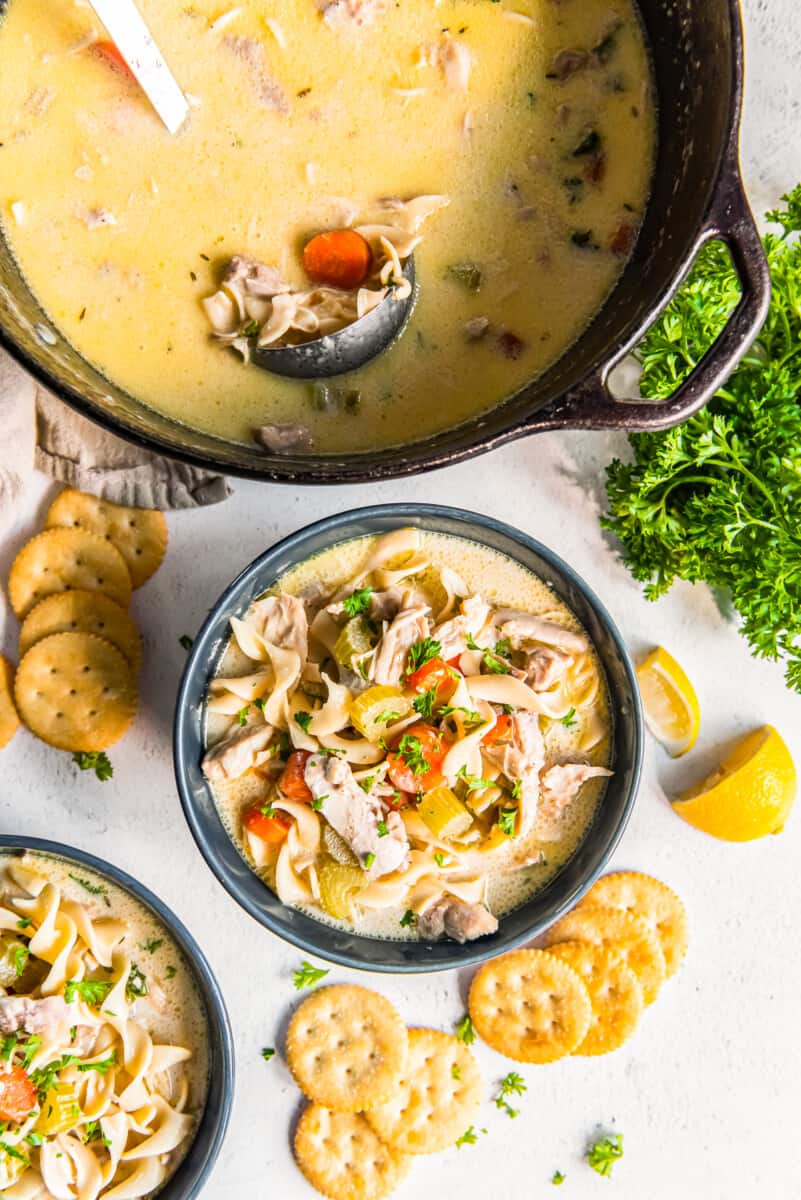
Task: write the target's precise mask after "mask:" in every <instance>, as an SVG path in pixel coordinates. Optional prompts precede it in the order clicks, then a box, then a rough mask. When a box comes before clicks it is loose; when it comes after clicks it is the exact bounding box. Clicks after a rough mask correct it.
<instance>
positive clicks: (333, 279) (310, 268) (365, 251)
mask: <svg viewBox="0 0 801 1200" xmlns="http://www.w3.org/2000/svg"><path fill="white" fill-rule="evenodd" d="M372 260H373V252H372V250H371V249H370V244H369V242H368V241H366V239H365V238H363V237H362V235H361V234H360V233H357V232H356V230H355V229H332V230H330V231H329V232H327V233H318V234H317V236H316V237H313V238H312V239H311V241H310V242H308V243H307V244H306V248H305V249H304V251H303V269H304V271H305V272H306V274H307V275H308V277H309V279H312V280H313V281H314V282H315V283H325V284H328V285H329V286H330V287H336V288H344V289H345V290H346V291H350V290H351V289H353V288H357V287H361V285H362V284H363V283H364V281H365V279H366V278H367V276H368V275H369V273H370V264H371V263H372Z"/></svg>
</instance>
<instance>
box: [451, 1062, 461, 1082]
mask: <svg viewBox="0 0 801 1200" xmlns="http://www.w3.org/2000/svg"><path fill="white" fill-rule="evenodd" d="M461 1078H462V1068H461V1067H457V1065H456V1063H454V1064H453V1066H452V1067H451V1079H461Z"/></svg>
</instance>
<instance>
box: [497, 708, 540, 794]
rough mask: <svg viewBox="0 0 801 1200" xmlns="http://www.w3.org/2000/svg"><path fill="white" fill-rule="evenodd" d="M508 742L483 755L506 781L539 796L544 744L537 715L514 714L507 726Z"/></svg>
mask: <svg viewBox="0 0 801 1200" xmlns="http://www.w3.org/2000/svg"><path fill="white" fill-rule="evenodd" d="M510 727H511V733H512V737H511V741H509V742H507V743H505V744H499V745H498V746H494V747H492V748H491V749H488V750H487V751H485V753H486V756H487V758H489V759H490V760H491V761H492V762H495V763H497V764H498V766H499V767H500V768H501V770H502V771H503V773H504V775H505V776H506V778H507V779H509V780H511V782H512V783H515V782H517V781H519V782H520V784H521V785H522V789H523V790H531V789H536V791H537V792H539V784H540V771H541V770H542V767H543V764H544V762H545V743H544V742H543V739H542V730H541V729H540V718H539V713H535V712H516V713H515V714H514V715H513V716H512V720H511V722H510Z"/></svg>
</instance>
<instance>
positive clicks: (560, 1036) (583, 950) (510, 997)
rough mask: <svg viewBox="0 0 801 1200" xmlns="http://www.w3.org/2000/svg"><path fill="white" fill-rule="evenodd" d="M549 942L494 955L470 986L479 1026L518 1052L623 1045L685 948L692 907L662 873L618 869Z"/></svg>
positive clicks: (585, 1051) (504, 1050) (524, 1057)
mask: <svg viewBox="0 0 801 1200" xmlns="http://www.w3.org/2000/svg"><path fill="white" fill-rule="evenodd" d="M545 945H546V947H547V949H544V950H516V951H513V952H512V953H511V954H504V955H502V956H501V957H500V958H496V959H494V960H493V961H492V962H489V963H487V964H486V965H485V966H483V967H481V969H480V970H479V971H478V972H477V974H476V976H475V978H474V979H473V983H472V986H471V988H470V999H469V1009H470V1017H471V1020H472V1022H473V1025H474V1027H475V1029H476V1031H477V1032H478V1034H479V1035H480V1036H481V1037H482V1038H483V1039H484V1041H485V1042H487V1043H488V1044H489V1045H490V1046H492V1047H493V1049H495V1050H497V1051H498V1052H499V1053H501V1054H504V1055H506V1057H507V1058H513V1059H515V1060H517V1061H518V1062H526V1063H547V1062H554V1061H555V1060H556V1059H559V1058H563V1057H564V1056H565V1055H568V1054H580V1055H596V1054H608V1053H609V1052H610V1051H612V1050H616V1049H618V1047H619V1046H622V1045H623V1043H624V1042H625V1041H627V1039H628V1038H629V1037H630V1036H631V1034H632V1033H633V1032H634V1030H635V1029H636V1027H637V1023H638V1022H639V1019H640V1017H641V1015H642V1013H643V1010H644V1009H645V1007H646V1006H647V1005H649V1004H651V1003H652V1002H653V1001H654V1000H655V999H656V997H657V994H658V992H659V989H660V988H661V986H662V984H663V982H664V981H665V979H667V978H668V977H669V976H671V975H673V974H674V973H675V972H676V971H677V970H678V968H679V966H680V964H681V962H682V959H683V958H684V955H685V952H686V949H687V914H686V912H685V909H684V905H683V904H682V902H681V900H680V899H679V898H678V896H677V895H676V894H675V893H674V892H673V891H671V889H670V888H669V887H667V886H666V885H665V884H664V883H660V882H659V880H658V879H653V878H651V876H650V875H642V874H639V873H637V872H634V871H620V872H617V873H615V874H612V875H605V876H604V877H603V878H602V879H599V880H598V882H597V883H596V884H594V886H593V887H592V888H591V889H590V891H589V892H588V893H587V895H586V897H585V898H584V900H582V902H581V903H580V904H579V905H578V907H577V908H574V909H573V911H572V912H570V913H568V914H567V916H565V917H562V919H561V920H560V921H557V922H556V924H555V925H553V926H552V927H551V928H550V929H549V930H548V933H547V934H546V936H545Z"/></svg>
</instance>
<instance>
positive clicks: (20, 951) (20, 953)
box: [14, 946, 31, 979]
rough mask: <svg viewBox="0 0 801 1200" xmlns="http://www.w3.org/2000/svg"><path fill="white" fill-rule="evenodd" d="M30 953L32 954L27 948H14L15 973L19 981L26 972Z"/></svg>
mask: <svg viewBox="0 0 801 1200" xmlns="http://www.w3.org/2000/svg"><path fill="white" fill-rule="evenodd" d="M30 953H31V952H30V950H29V949H28V947H27V946H15V947H14V972H15V974H16V976H17V979H19V977H20V975H21V974H22V973H23V971H24V970H25V967H26V965H27V962H28V959H29V957H30Z"/></svg>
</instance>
